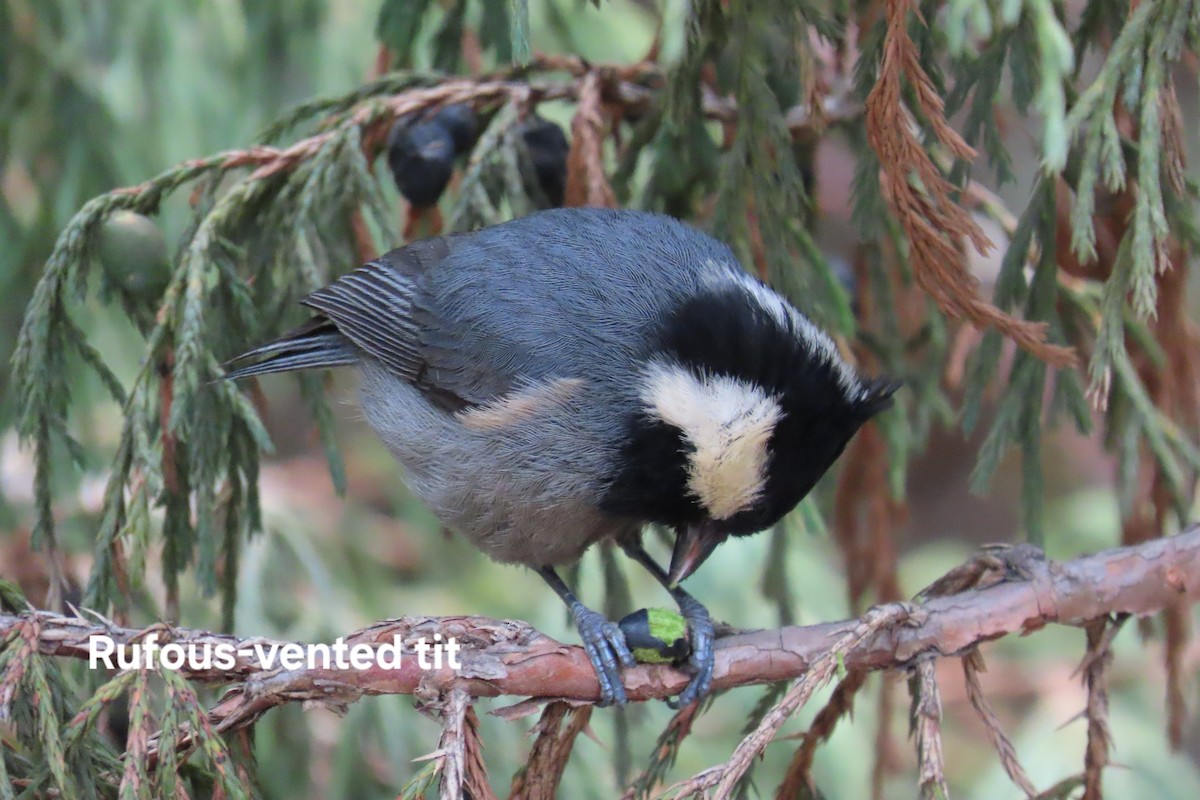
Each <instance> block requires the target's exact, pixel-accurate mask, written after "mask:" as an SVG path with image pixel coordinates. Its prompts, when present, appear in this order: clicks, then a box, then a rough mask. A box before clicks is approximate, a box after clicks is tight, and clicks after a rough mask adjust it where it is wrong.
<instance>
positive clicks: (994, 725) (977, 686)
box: [962, 649, 1038, 798]
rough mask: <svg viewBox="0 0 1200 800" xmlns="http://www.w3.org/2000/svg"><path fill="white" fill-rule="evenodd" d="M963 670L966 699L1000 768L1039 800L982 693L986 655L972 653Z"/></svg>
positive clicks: (1022, 788)
mask: <svg viewBox="0 0 1200 800" xmlns="http://www.w3.org/2000/svg"><path fill="white" fill-rule="evenodd" d="M962 667H963V678H964V679H965V680H966V686H967V699H968V700H970V701H971V707H972V708H974V709H975V713H977V714H978V715H979V719H980V720H982V721H983V726H984V728H985V729H986V730H987V735H988V741H990V742H991V743H992V747H994V748H995V749H996V754H997V755H998V756H999V757H1000V766H1002V767H1004V771H1005V772H1006V773H1008V777H1009V780H1011V781H1012V782H1013V783H1014V784H1016V787H1017V788H1018V789H1020V790H1021V791H1022V792H1024V793H1025V796H1026V797H1030V798H1032V797H1037V793H1038V791H1037V789H1036V788H1035V787H1034V785H1033V782H1032V781H1031V780H1029V776H1028V775H1026V774H1025V768H1024V767H1022V766H1021V762H1020V761H1018V760H1017V750H1016V748H1015V747H1013V744H1012V741H1011V740H1010V739H1009V738H1008V735H1007V734H1005V733H1004V729H1003V728H1002V727H1001V726H1000V719H999V718H998V717H997V716H996V712H995V711H993V710H992V704H991V703H990V702H988V699H987V694H985V693H984V691H983V683H982V682H981V680H980V677H979V676H980V674H981V673H983V672H986V671H987V665H986V664H985V663H984V660H983V654H982V653H980V652H979V650H978V649H975V650H971V651H970V652H969V653H967V654H966V655H965V656H963V658H962Z"/></svg>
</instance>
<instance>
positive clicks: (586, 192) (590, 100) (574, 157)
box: [565, 70, 617, 208]
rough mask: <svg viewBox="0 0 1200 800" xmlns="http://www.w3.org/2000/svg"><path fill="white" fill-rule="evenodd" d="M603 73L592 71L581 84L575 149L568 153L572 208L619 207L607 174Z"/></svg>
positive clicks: (574, 129) (574, 130)
mask: <svg viewBox="0 0 1200 800" xmlns="http://www.w3.org/2000/svg"><path fill="white" fill-rule="evenodd" d="M601 88H602V84H601V78H600V72H599V71H598V70H590V71H588V73H587V74H586V75H584V76H583V80H582V81H581V82H580V84H579V105H578V107H577V108H576V111H575V116H574V118H573V119H572V120H571V149H570V151H569V152H568V153H567V187H566V193H565V203H566V205H568V206H603V207H605V208H612V207H614V206H616V204H617V197H616V195H615V194H613V190H612V186H610V185H609V183H608V176H607V175H606V174H605V172H604V136H605V134H606V132H607V130H608V123H607V122H606V120H605V116H604V107H603V102H602V92H601Z"/></svg>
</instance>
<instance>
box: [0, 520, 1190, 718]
mask: <svg viewBox="0 0 1200 800" xmlns="http://www.w3.org/2000/svg"><path fill="white" fill-rule="evenodd" d="M1025 566H1026V568H1027V570H1028V572H1030V573H1031V574H1030V577H1029V578H1028V579H1023V580H1018V581H1008V582H1001V583H998V584H996V585H992V586H988V587H987V588H983V589H972V590H968V591H964V592H962V593H960V594H954V595H950V596H945V597H934V598H933V599H930V600H929V601H928V602H926V603H923V604H921V605H916V606H913V608H912V611H911V613H910V614H908V615H905V616H904V618H903V619H902V620H899V621H897V623H896V624H893V625H890V626H888V627H886V628H885V629H883V630H880V631H879V632H878V633H875V634H873V635H871V636H869V637H866V638H863V639H862V640H861V641H858V642H857V643H855V644H854V645H853V646H852V647H850V648H849V649H848V650H846V652H845V654H844V656H843V658H842V663H843V664H844V665H845V667H846V668H848V669H865V670H880V669H892V668H903V667H907V666H909V665H911V664H912V663H913V662H914V661H915V659H917V658H918V657H922V656H951V655H958V654H962V653H964V652H966V651H968V650H969V649H970V648H972V647H974V646H976V645H978V644H979V643H981V642H986V641H990V640H992V639H998V638H1000V637H1003V636H1006V635H1009V634H1013V633H1028V632H1030V631H1033V630H1037V629H1039V628H1042V627H1044V626H1045V625H1047V624H1048V623H1058V624H1062V625H1081V624H1083V623H1084V622H1086V621H1088V620H1092V619H1096V618H1097V617H1103V616H1107V615H1111V614H1134V615H1145V614H1151V613H1154V612H1155V611H1158V610H1160V609H1162V608H1164V607H1166V606H1167V605H1168V604H1170V603H1174V602H1177V601H1179V600H1185V601H1187V602H1196V601H1197V600H1200V526H1192V527H1190V528H1189V529H1188V530H1187V531H1185V532H1184V533H1181V534H1179V535H1178V536H1173V537H1170V538H1165V539H1155V540H1152V541H1148V542H1144V543H1142V544H1139V545H1136V546H1132V547H1121V548H1115V549H1112V550H1105V551H1103V552H1100V553H1097V554H1095V555H1088V556H1083V557H1080V558H1076V559H1074V560H1071V561H1067V562H1063V563H1056V562H1051V561H1045V560H1039V561H1036V562H1034V563H1033V565H1032V567H1030V565H1025ZM862 624H863V622H862V620H847V621H843V622H831V623H823V624H819V625H809V626H804V627H800V626H789V627H785V628H780V629H776V630H761V631H753V632H745V633H739V634H736V635H731V636H726V637H723V638H721V639H720V640H719V641H718V642H717V655H716V670H715V674H714V688H715V689H728V688H732V687H736V686H744V685H748V684H758V683H768V682H773V681H783V680H789V679H793V678H796V677H798V676H801V675H803V674H805V673H806V672H807V671H808V670H809V669H810V667H811V666H812V665H813V664H814V663H815V662H817V661H818V660H820V659H821V658H822V656H824V655H826V654H828V653H829V652H830V650H831V648H833V647H834V646H835V643H836V642H837V641H839V640H840V639H843V638H845V637H846V636H848V635H850V634H852V633H853V632H854V631H855V630H858V629H861V626H862ZM18 628H20V629H22V630H29V631H31V632H33V633H36V642H37V648H38V651H39V652H40V653H42V654H44V655H49V656H61V657H69V658H88V657H89V639H90V637H93V636H108V637H111V638H112V639H113V641H114V642H115V643H116V644H117V645H118V647H121V646H125V645H131V644H134V643H137V642H139V641H143V640H145V639H146V637H147V636H148V635H149V634H150V633H157V634H158V640H159V644H160V645H161V644H163V643H165V642H167V641H173V642H176V643H180V644H183V645H185V646H190V645H196V646H198V647H200V646H204V645H218V644H220V645H222V646H224V647H229V646H232V648H233V649H234V650H239V651H242V652H243V653H245V654H244V655H243V654H239V655H238V656H237V658H236V664H235V665H234V667H233V668H231V669H227V670H219V669H201V670H197V669H190V668H188V667H186V666H185V667H184V668H183V669H182V670H181V672H182V674H183V675H185V676H186V677H188V678H190V679H192V680H198V681H205V682H236V683H238V685H237V686H234V687H232V688H231V689H230V690H229V691H228V692H227V693H226V694H225V696H224V697H223V698H222V699H221V700H220V702H219V703H218V704H217V705H216V707H215V708H214V709H213V710H212V712H211V716H210V719H211V721H212V723H213V725H214V726H215V728H216V729H217V730H219V731H229V730H234V729H237V728H241V727H243V726H245V725H247V724H249V723H251V722H252V721H254V720H255V719H257V718H258V717H259V716H261V715H262V714H263V713H264V712H265V711H267V710H268V709H270V708H273V707H274V706H277V705H281V704H284V703H288V702H295V701H312V700H318V701H322V702H325V703H330V704H333V705H338V706H341V705H345V704H348V703H351V702H354V701H355V700H357V699H359V698H360V697H362V696H363V695H378V694H414V695H418V696H423V697H431V696H435V695H439V694H441V693H443V692H446V691H448V690H450V689H451V688H460V689H465V690H466V691H467V692H468V693H469V694H470V695H472V696H475V697H495V696H504V695H511V696H523V697H530V698H540V699H551V698H567V699H571V700H578V701H591V700H595V699H597V698H598V696H599V692H598V686H597V683H596V677H595V674H594V673H593V671H592V667H591V664H590V663H589V662H588V659H587V656H586V655H585V654H584V652H583V649H582V648H580V647H577V646H573V645H565V644H562V643H560V642H557V641H555V640H554V639H551V638H550V637H548V636H546V635H544V634H542V633H540V632H538V631H537V630H535V629H534V628H532V627H530V626H529V625H526V624H525V623H523V622H517V621H512V620H504V621H501V620H494V619H488V618H484V617H404V618H400V619H394V620H384V621H382V622H378V623H376V624H374V625H371V626H369V627H367V628H364V629H362V630H359V631H356V632H354V633H352V634H350V635H348V636H346V637H345V641H346V643H347V644H348V645H351V644H355V643H360V642H365V643H372V644H379V643H384V642H387V643H391V642H392V641H393V640H394V639H393V637H397V638H398V639H399V640H400V641H402V642H403V643H404V651H403V652H404V653H405V656H404V658H403V659H402V663H401V665H400V666H399V667H398V668H395V669H387V668H384V667H380V666H374V665H373V666H372V667H370V668H368V669H364V670H337V669H311V670H309V669H301V670H282V669H278V668H276V669H272V670H267V669H264V668H263V667H262V666H261V665H260V664H259V663H258V659H257V657H256V655H254V654H251V652H250V651H252V649H253V648H254V647H255V645H259V646H261V647H264V648H269V647H270V646H271V645H273V644H274V645H281V646H282V645H284V644H287V643H285V642H280V641H275V640H270V639H264V638H261V637H236V636H232V635H227V634H216V633H209V632H206V631H200V630H191V629H186V628H170V627H168V626H165V625H155V626H151V627H150V628H146V629H140V630H137V629H130V628H121V627H118V626H115V625H112V624H108V623H106V622H104V621H97V620H94V619H88V618H85V617H84V616H82V615H79V616H75V617H67V616H62V615H59V614H53V613H49V612H45V611H29V612H25V613H22V614H15V615H14V614H2V615H0V639H7V638H8V636H9V635H10V634H13V633H14V632H15V631H16V630H17V629H18ZM435 633H440V634H441V635H442V637H444V638H445V637H451V636H453V637H455V638H456V639H457V640H458V642H459V644H460V645H461V646H462V652H461V654H460V661H461V665H462V669H461V670H457V671H455V670H451V669H449V668H444V669H434V670H424V669H422V668H421V667H420V665H419V664H418V662H417V659H416V658H414V657H413V656H412V652H413V649H412V644H414V643H415V642H416V641H417V640H418V639H419V638H421V637H426V639H427V640H428V641H432V640H433V639H432V637H433V636H434V634H435ZM28 638H30V639H33V638H35V637H34V636H33V635H30V636H29V637H28ZM31 644H32V642H31ZM687 681H688V676H687V675H686V674H684V673H683V672H680V671H678V670H676V669H673V668H671V667H668V666H656V665H641V666H638V667H637V668H635V669H632V670H628V671H627V672H626V673H625V686H626V691H627V693H628V695H629V698H630V699H631V700H651V699H656V698H664V697H668V696H671V695H673V694H675V693H677V692H678V691H679V690H681V689H682V688H683V687H684V686H685V685H686V684H687Z"/></svg>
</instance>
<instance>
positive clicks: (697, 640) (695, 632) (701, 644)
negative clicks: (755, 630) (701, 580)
mask: <svg viewBox="0 0 1200 800" xmlns="http://www.w3.org/2000/svg"><path fill="white" fill-rule="evenodd" d="M678 600H679V612H680V613H681V614H683V618H684V620H685V621H686V622H687V626H688V641H689V642H690V643H691V645H692V654H691V656H690V657H689V658H688V668H689V670H690V671H691V673H692V680H691V682H690V683H688V685H687V686H685V687H684V689H683V691H682V692H680V693H679V696H678V697H676V698H675V699H673V700H670V699H668V700H667V705H668V706H670V707H671V708H674V709H680V708H685V707H687V706H689V705H691V704H692V703H694V702H696V701H697V700H699V699H701V698H703V697H704V696H705V695H707V694H708V692H709V690H710V689H712V679H713V662H714V661H715V658H716V654H715V653H714V652H713V640H714V639H715V638H716V631H715V630H714V629H713V623H712V617H710V616H709V614H708V609H707V608H705V607H704V606H702V605H700V601H698V600H696V598H694V597H692V596H691V595H688V594H682V596H681V597H679V598H678Z"/></svg>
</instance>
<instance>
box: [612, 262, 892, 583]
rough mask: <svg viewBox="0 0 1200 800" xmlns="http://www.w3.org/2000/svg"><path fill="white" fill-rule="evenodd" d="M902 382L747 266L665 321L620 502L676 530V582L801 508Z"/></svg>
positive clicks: (626, 460)
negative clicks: (852, 351)
mask: <svg viewBox="0 0 1200 800" xmlns="http://www.w3.org/2000/svg"><path fill="white" fill-rule="evenodd" d="M896 388H897V384H895V383H893V382H891V381H887V380H868V379H864V378H862V377H860V376H859V375H857V374H856V373H855V372H854V370H853V369H852V368H851V367H850V366H849V365H848V364H847V363H846V362H845V361H844V360H843V359H842V357H841V356H840V354H839V353H838V351H837V348H836V346H835V345H834V343H833V341H832V340H831V339H830V338H829V337H828V336H827V335H826V334H825V333H824V332H822V331H821V330H820V329H818V328H817V327H816V326H815V325H813V323H812V322H810V321H809V320H808V319H806V318H805V317H803V316H802V315H801V314H800V313H799V312H798V311H796V310H795V309H794V308H793V307H792V306H791V305H790V304H788V303H787V302H786V301H785V300H784V299H783V298H782V297H780V296H779V295H777V294H776V293H775V292H773V291H771V290H770V289H769V288H767V287H766V286H765V285H763V284H761V283H759V282H758V281H756V280H754V279H753V278H751V277H750V276H748V275H747V276H745V279H744V280H742V279H738V280H735V281H731V282H730V283H729V285H722V286H720V287H717V288H714V289H713V290H711V291H708V292H705V293H703V294H700V295H698V296H696V297H695V298H693V299H692V300H691V301H689V302H688V303H686V304H684V305H683V306H682V307H680V308H679V309H678V310H677V312H676V313H675V314H673V315H672V316H671V317H670V318H669V319H667V320H665V321H664V322H663V324H662V325H661V327H660V330H659V331H658V333H657V334H656V336H655V340H654V344H653V345H652V346H651V348H650V351H649V354H648V357H647V358H646V360H645V362H644V366H643V368H642V369H641V371H640V374H639V377H638V406H639V407H638V408H637V410H636V411H635V412H634V413H633V414H632V415H631V418H630V421H629V427H628V436H627V438H626V441H625V446H624V448H623V452H622V456H621V462H620V463H621V466H620V468H619V476H618V478H617V480H616V481H615V482H614V483H613V485H612V487H611V488H610V490H609V493H608V499H609V500H611V501H612V502H610V503H609V505H610V507H611V508H612V510H616V511H620V512H622V513H626V514H629V515H630V516H634V517H637V518H641V519H645V520H648V521H651V522H656V523H660V524H663V525H666V526H669V527H673V528H675V529H676V531H677V535H676V543H675V551H674V554H673V556H672V559H671V569H670V573H671V581H672V583H677V582H678V581H681V580H683V579H684V578H686V577H687V576H688V575H690V574H691V573H692V572H693V571H695V569H696V568H697V567H699V566H700V564H702V563H703V562H704V560H705V559H706V558H708V556H709V555H711V553H712V552H713V550H714V549H715V548H716V546H717V545H719V544H720V543H721V542H723V541H725V539H727V538H728V537H729V536H744V535H748V534H751V533H755V532H758V531H761V530H763V529H765V528H768V527H770V526H771V525H773V524H775V523H776V522H778V521H779V519H781V518H782V517H783V516H784V515H785V514H787V513H788V512H789V511H791V510H792V509H793V508H795V507H796V504H797V503H799V502H800V500H802V499H803V498H804V496H805V495H807V494H808V493H809V491H810V490H811V489H812V488H813V486H814V485H815V484H816V482H817V481H818V480H819V479H820V477H821V476H822V475H824V474H825V472H826V471H827V470H828V469H829V467H830V466H831V465H832V464H833V462H834V461H835V460H836V459H837V457H838V456H839V455H840V454H841V453H842V450H843V449H844V448H845V446H846V444H847V442H849V440H850V437H851V436H853V435H854V433H855V431H857V430H858V429H859V427H861V426H862V424H863V423H864V422H866V421H867V420H868V419H870V418H871V417H872V416H874V415H875V414H877V413H879V412H880V411H882V410H883V409H884V408H886V407H887V406H888V405H889V403H890V399H891V395H892V393H893V392H894V391H895V389H896Z"/></svg>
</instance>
